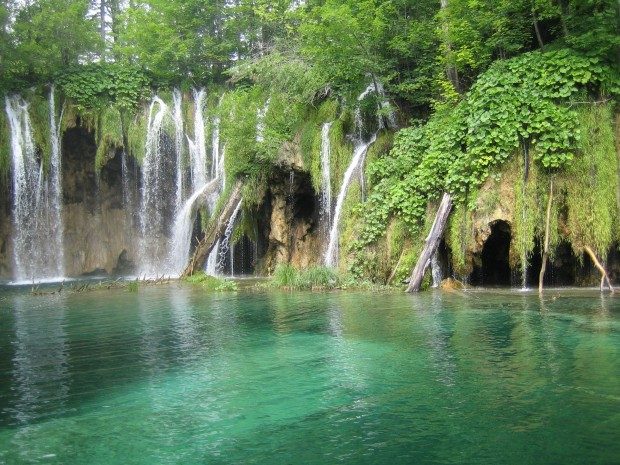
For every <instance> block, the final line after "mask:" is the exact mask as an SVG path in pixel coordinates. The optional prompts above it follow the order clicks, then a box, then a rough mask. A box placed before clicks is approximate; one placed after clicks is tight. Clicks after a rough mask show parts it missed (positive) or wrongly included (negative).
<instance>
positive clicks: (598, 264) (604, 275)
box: [583, 245, 615, 294]
mask: <svg viewBox="0 0 620 465" xmlns="http://www.w3.org/2000/svg"><path fill="white" fill-rule="evenodd" d="M583 249H584V250H585V251H586V253H587V254H588V256H589V257H590V260H592V263H594V266H596V267H597V268H598V270H599V271H600V272H601V292H602V291H603V290H604V288H605V283H607V286H608V287H609V290H610V291H611V293H612V294H613V293H614V292H615V291H614V288H613V286H612V285H611V281H610V280H609V276H608V275H607V271H606V270H605V268H604V267H603V265H601V262H599V261H598V258H596V254H595V253H594V251H593V250H592V249H591V248H590V247H588V246H587V245H586V246H585V247H584V248H583Z"/></svg>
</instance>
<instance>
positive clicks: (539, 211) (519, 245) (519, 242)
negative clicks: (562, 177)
mask: <svg viewBox="0 0 620 465" xmlns="http://www.w3.org/2000/svg"><path fill="white" fill-rule="evenodd" d="M524 166H525V165H524V163H521V167H520V172H518V173H517V175H516V177H515V184H514V193H515V205H514V221H513V224H512V229H511V233H512V241H511V244H510V255H511V257H510V261H511V263H512V265H513V266H516V265H517V264H518V265H519V266H520V268H521V270H523V269H525V268H527V265H528V263H529V262H530V259H531V255H532V251H533V250H534V246H535V243H536V239H537V238H540V236H541V233H542V232H543V231H544V214H545V213H546V212H545V207H546V203H545V202H544V198H543V197H544V194H543V195H541V192H540V184H539V183H541V182H543V183H544V179H541V173H540V172H539V169H538V167H537V165H536V164H534V163H530V165H529V169H528V170H529V173H528V176H527V179H525V173H524Z"/></svg>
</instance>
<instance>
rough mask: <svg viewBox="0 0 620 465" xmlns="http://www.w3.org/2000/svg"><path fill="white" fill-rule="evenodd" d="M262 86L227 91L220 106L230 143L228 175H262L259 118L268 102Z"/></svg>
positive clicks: (223, 129) (223, 132)
mask: <svg viewBox="0 0 620 465" xmlns="http://www.w3.org/2000/svg"><path fill="white" fill-rule="evenodd" d="M265 100H266V99H264V100H263V97H262V95H261V92H260V90H259V89H258V88H239V89H236V90H234V91H232V92H227V93H226V94H225V95H224V99H223V100H222V104H221V106H220V110H219V111H220V117H221V123H220V125H221V126H220V128H221V129H220V134H221V139H222V145H223V146H225V147H226V160H225V168H226V178H227V179H235V178H237V177H245V176H250V177H251V176H258V174H259V171H260V170H261V166H260V165H261V164H260V162H261V161H266V160H264V159H262V158H259V150H258V143H257V141H256V122H257V113H258V110H259V108H263V105H264V103H265Z"/></svg>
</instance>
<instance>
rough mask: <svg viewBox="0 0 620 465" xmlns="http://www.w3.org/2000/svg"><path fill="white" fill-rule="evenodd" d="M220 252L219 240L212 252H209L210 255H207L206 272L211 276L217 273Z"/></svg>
mask: <svg viewBox="0 0 620 465" xmlns="http://www.w3.org/2000/svg"><path fill="white" fill-rule="evenodd" d="M219 253H220V241H217V242H216V243H215V245H214V246H213V248H212V249H211V252H210V253H209V257H207V265H206V266H205V273H206V274H208V275H209V276H216V275H217V259H218V256H219Z"/></svg>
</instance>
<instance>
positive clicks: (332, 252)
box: [324, 82, 394, 268]
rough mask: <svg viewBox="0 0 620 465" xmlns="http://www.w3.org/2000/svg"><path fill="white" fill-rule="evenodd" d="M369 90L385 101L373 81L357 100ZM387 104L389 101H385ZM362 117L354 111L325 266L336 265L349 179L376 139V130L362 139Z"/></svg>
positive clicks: (359, 167) (360, 164)
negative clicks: (350, 148) (351, 142)
mask: <svg viewBox="0 0 620 465" xmlns="http://www.w3.org/2000/svg"><path fill="white" fill-rule="evenodd" d="M371 92H377V93H378V97H379V98H381V99H382V101H384V102H387V100H386V98H385V94H384V92H383V87H382V86H380V84H378V83H376V82H373V83H372V84H370V85H369V86H368V87H367V88H366V89H365V90H364V91H363V92H362V93H361V94H360V95H359V97H358V98H357V101H358V102H361V101H362V100H364V99H365V98H366V97H367V96H368V95H369V94H370V93H371ZM387 105H389V102H387ZM377 119H378V128H379V130H380V129H383V127H384V125H383V122H382V121H383V119H382V118H381V116H380V115H377ZM392 119H394V118H393V117H388V121H390V120H392ZM363 124H364V122H363V118H362V114H361V110H360V108H359V105H358V108H357V109H356V111H355V132H354V134H355V136H356V137H355V148H354V150H353V158H352V159H351V162H350V163H349V166H348V168H347V170H346V172H345V173H344V177H343V179H342V183H341V185H340V193H339V194H338V198H337V200H336V208H335V209H334V215H333V220H332V224H331V228H330V230H329V243H328V246H327V251H326V252H325V256H324V263H325V265H326V266H329V267H332V268H335V267H337V266H338V239H339V235H340V234H339V233H340V228H339V223H340V216H341V214H342V206H343V204H344V200H345V198H346V196H347V192H348V190H349V186H350V184H351V180H352V178H353V175H354V174H355V173H356V172H358V171H359V170H360V169H361V167H362V166H363V164H364V160H365V158H366V154H367V153H368V149H369V147H370V146H371V145H372V144H373V143H374V142H375V141H376V140H377V134H378V132H375V133H374V134H372V136H370V139H369V140H367V141H366V140H364V138H363V133H364V131H363ZM362 176H363V174H362Z"/></svg>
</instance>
